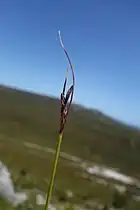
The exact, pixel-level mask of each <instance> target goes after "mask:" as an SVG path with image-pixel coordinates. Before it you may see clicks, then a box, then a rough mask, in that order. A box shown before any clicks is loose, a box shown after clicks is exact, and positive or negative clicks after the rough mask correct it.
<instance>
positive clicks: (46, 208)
mask: <svg viewBox="0 0 140 210" xmlns="http://www.w3.org/2000/svg"><path fill="white" fill-rule="evenodd" d="M62 137H63V134H59V139H58V143H57V146H56V152H55V159H54V164H53V170H52V175H51V180H50V183H49V188H48V193H47V199H46V203H45V208H44V210H48V209H49V202H50V200H51V196H52V190H53V185H54V180H55V175H56V169H57V165H58V159H59V154H60V147H61V142H62Z"/></svg>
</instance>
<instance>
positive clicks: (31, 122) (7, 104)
mask: <svg viewBox="0 0 140 210" xmlns="http://www.w3.org/2000/svg"><path fill="white" fill-rule="evenodd" d="M0 98H1V103H0V160H2V161H3V162H4V163H5V164H6V165H7V166H8V168H9V169H10V171H11V173H12V178H13V181H14V184H15V188H16V190H20V189H22V190H27V189H28V191H32V190H35V191H36V190H38V191H40V192H42V193H43V195H44V193H45V192H46V190H47V187H48V180H49V178H50V175H51V170H52V163H53V158H54V155H53V153H46V152H45V151H40V150H37V149H31V148H27V147H26V146H25V144H24V143H26V142H31V143H36V144H38V145H42V146H46V147H50V148H53V149H55V145H56V141H57V134H58V132H57V131H58V128H59V117H60V116H59V113H60V102H59V100H58V99H56V98H52V97H48V96H40V95H37V94H32V93H29V92H23V91H19V90H16V89H12V88H8V87H5V86H0ZM61 151H63V152H66V153H68V154H72V155H75V156H77V157H80V158H82V159H83V160H89V161H95V162H97V163H101V164H103V165H108V166H111V167H115V168H120V170H121V171H122V172H126V173H127V174H130V175H135V176H136V177H140V173H139V172H140V165H139V161H140V131H139V130H138V129H137V128H134V127H131V126H128V125H125V124H123V123H121V122H118V121H116V120H114V119H111V118H110V117H108V116H106V115H104V114H103V113H101V112H99V111H97V110H90V109H86V108H84V107H82V106H80V105H73V106H72V109H71V113H70V115H69V119H68V123H67V125H66V131H65V134H64V141H63V144H62V149H61ZM82 173H83V171H82V169H81V168H80V167H79V168H78V167H75V166H74V165H72V164H71V163H69V162H68V161H67V160H65V159H62V158H60V161H59V167H58V171H57V176H56V182H55V189H54V192H53V200H54V201H56V200H57V201H58V202H59V203H61V204H67V203H70V206H67V207H66V208H65V209H75V208H74V207H73V206H74V205H76V204H78V205H82V206H83V207H85V208H87V209H99V208H98V207H97V206H96V207H95V206H94V205H95V201H98V202H99V203H101V204H102V207H101V208H100V209H108V205H109V206H111V205H115V207H117V206H118V207H120V206H123V205H124V208H125V206H127V201H128V200H131V199H130V198H128V197H126V195H119V194H117V193H116V194H115V193H114V191H113V190H112V188H111V187H108V188H107V187H106V186H104V185H102V184H99V183H96V180H90V179H84V178H83V177H82ZM67 190H71V191H72V192H73V197H71V198H68V196H67V193H66V192H67ZM38 191H37V192H38ZM127 196H128V195H127ZM34 200H35V198H34V197H33V196H31V198H30V202H31V203H33V204H34V206H33V209H38V210H40V209H43V207H42V206H40V207H39V206H37V207H36V205H35V201H34ZM130 203H131V205H132V206H133V208H132V207H131V208H130V209H134V210H137V209H140V204H139V202H138V203H136V202H134V203H133V201H132V202H130ZM93 206H94V208H93ZM0 208H2V209H5V210H12V209H13V208H12V207H11V206H10V205H9V204H7V203H6V202H5V201H3V200H0ZM14 209H15V208H14ZM17 209H27V206H26V207H25V206H24V207H23V206H20V207H18V208H17ZM28 209H29V205H28ZM30 209H32V207H30ZM57 209H59V208H57ZM81 209H82V208H81ZM128 209H129V206H127V210H128Z"/></svg>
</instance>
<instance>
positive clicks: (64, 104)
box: [44, 32, 75, 210]
mask: <svg viewBox="0 0 140 210" xmlns="http://www.w3.org/2000/svg"><path fill="white" fill-rule="evenodd" d="M58 35H59V39H60V44H61V47H62V49H63V51H64V53H65V54H66V57H67V59H68V61H69V64H70V68H71V72H72V85H71V87H70V88H69V89H68V91H67V92H66V93H65V90H66V84H67V77H68V70H67V72H66V77H65V81H64V85H63V91H62V93H61V114H60V129H59V135H58V142H57V146H56V152H55V158H54V164H53V170H52V175H51V179H50V183H49V188H48V192H47V198H46V203H45V209H44V210H48V209H49V203H50V200H51V197H52V191H53V186H54V181H55V176H56V170H57V165H58V160H59V155H60V148H61V143H62V139H63V133H64V127H65V124H66V120H67V117H68V114H69V110H70V106H71V104H72V99H73V93H74V86H75V77H74V69H73V66H72V62H71V59H70V57H69V55H68V53H67V51H66V49H65V47H64V44H63V41H62V38H61V35H60V32H59V33H58Z"/></svg>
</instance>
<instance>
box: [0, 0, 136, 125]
mask: <svg viewBox="0 0 140 210" xmlns="http://www.w3.org/2000/svg"><path fill="white" fill-rule="evenodd" d="M58 30H61V34H62V36H63V40H64V42H65V46H66V48H67V49H68V51H69V54H70V56H71V58H72V61H73V64H74V67H75V72H76V90H75V97H74V100H75V102H78V103H80V104H83V105H86V106H88V107H92V108H96V109H99V110H100V111H103V112H105V113H106V114H109V115H111V116H113V117H115V118H117V119H120V120H123V121H125V122H128V123H132V124H135V125H138V126H140V1H139V0H131V1H130V0H116V1H115V0H87V1H85V0H83V1H82V0H59V1H58V0H50V1H47V0H12V1H11V0H4V1H0V83H4V84H6V85H14V86H17V87H19V88H24V89H28V90H33V91H35V92H41V93H45V94H49V95H54V96H59V94H60V91H61V88H62V83H63V79H64V74H65V69H66V68H67V67H68V63H67V60H66V58H65V55H64V53H63V51H62V49H61V48H60V44H59V41H58V40H57V31H58Z"/></svg>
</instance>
